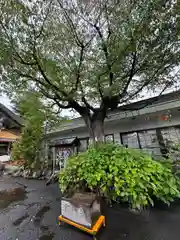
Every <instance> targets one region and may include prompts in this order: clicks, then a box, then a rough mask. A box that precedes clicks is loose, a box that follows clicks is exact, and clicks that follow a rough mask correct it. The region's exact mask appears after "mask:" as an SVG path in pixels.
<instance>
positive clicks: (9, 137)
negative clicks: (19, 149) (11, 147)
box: [0, 130, 19, 142]
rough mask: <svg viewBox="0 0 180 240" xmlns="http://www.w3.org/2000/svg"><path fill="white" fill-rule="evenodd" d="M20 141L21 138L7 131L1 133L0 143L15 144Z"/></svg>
mask: <svg viewBox="0 0 180 240" xmlns="http://www.w3.org/2000/svg"><path fill="white" fill-rule="evenodd" d="M17 139H19V136H18V135H16V134H14V133H11V132H9V131H6V130H1V131H0V142H13V141H16V140H17Z"/></svg>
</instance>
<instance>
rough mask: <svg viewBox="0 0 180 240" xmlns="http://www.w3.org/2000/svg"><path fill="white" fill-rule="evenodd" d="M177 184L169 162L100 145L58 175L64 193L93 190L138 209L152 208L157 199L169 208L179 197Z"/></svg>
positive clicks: (75, 160)
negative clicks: (148, 206) (149, 206)
mask: <svg viewBox="0 0 180 240" xmlns="http://www.w3.org/2000/svg"><path fill="white" fill-rule="evenodd" d="M178 180H179V179H178V178H177V177H176V176H174V175H173V173H172V169H171V165H170V164H169V163H168V162H167V163H166V162H163V163H161V162H160V161H159V162H158V161H155V160H152V158H151V157H150V156H149V155H147V154H145V153H143V152H141V151H138V150H134V149H128V148H124V147H121V146H118V145H116V144H100V145H98V146H96V148H93V147H91V148H90V149H89V150H88V151H87V152H86V153H81V154H79V155H78V156H73V157H71V158H70V159H69V161H68V163H67V166H66V168H65V169H64V170H63V171H62V172H60V175H59V184H60V189H61V191H62V192H63V193H68V194H72V193H73V192H75V191H87V190H90V191H93V192H97V193H99V194H100V195H101V196H104V197H106V198H107V199H108V200H113V201H119V202H128V203H129V204H130V205H131V207H132V208H138V209H140V208H142V207H145V206H147V205H149V204H151V205H153V198H154V197H155V198H157V199H159V200H161V201H163V202H165V203H167V204H169V203H170V202H171V201H173V200H174V199H175V198H177V197H180V192H179V190H178Z"/></svg>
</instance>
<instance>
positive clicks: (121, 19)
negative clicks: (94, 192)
mask: <svg viewBox="0 0 180 240" xmlns="http://www.w3.org/2000/svg"><path fill="white" fill-rule="evenodd" d="M178 16H179V13H178V6H177V3H176V2H175V1H168V0H165V1H164V0H139V1H136V0H127V1H118V0H105V1H104V0H98V1H87V0H75V1H72V0H37V1H30V0H27V1H20V0H19V1H13V0H8V1H7V0H2V1H1V3H0V34H1V38H0V42H1V44H0V45H1V46H0V60H1V74H2V78H1V81H2V84H1V87H3V88H4V89H6V90H8V92H9V93H14V92H16V93H17V92H18V91H20V90H21V91H23V90H24V89H33V90H34V91H37V92H39V93H40V94H42V96H44V97H45V98H46V99H48V101H49V102H52V103H54V104H56V105H57V106H58V107H59V108H61V109H70V108H72V109H75V110H76V111H77V112H78V113H79V114H80V115H81V116H82V117H83V118H84V120H85V122H86V124H87V126H88V127H89V129H93V131H92V132H93V134H94V131H95V128H96V127H95V126H93V123H94V122H96V120H98V121H100V122H101V123H103V121H104V118H105V117H106V114H107V111H108V110H111V109H114V108H116V107H117V106H118V105H119V104H123V103H125V102H128V101H130V100H132V99H134V98H137V97H138V96H139V94H140V93H141V92H142V91H143V90H144V89H156V88H157V87H158V88H159V89H160V92H161V93H162V92H163V91H164V90H166V89H167V88H168V87H170V86H172V85H173V84H175V82H176V81H177V79H178V74H179V71H177V68H176V67H177V66H179V60H180V48H179V43H180V42H179V41H180V40H179V32H178V25H177V19H178ZM175 69H176V71H175ZM3 83H4V84H3ZM15 86H16V89H14V87H15Z"/></svg>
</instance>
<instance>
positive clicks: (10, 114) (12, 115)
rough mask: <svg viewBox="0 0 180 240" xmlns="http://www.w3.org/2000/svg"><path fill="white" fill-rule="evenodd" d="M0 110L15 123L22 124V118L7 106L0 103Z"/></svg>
mask: <svg viewBox="0 0 180 240" xmlns="http://www.w3.org/2000/svg"><path fill="white" fill-rule="evenodd" d="M0 111H2V112H4V113H5V114H6V115H7V116H8V117H10V118H11V119H13V120H14V121H15V122H16V123H17V124H19V125H21V126H22V125H23V119H22V118H21V117H20V116H18V115H16V114H15V113H13V112H12V111H11V110H10V109H9V108H7V107H5V106H4V105H3V104H2V103H0Z"/></svg>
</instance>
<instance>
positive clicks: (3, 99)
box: [0, 96, 11, 107]
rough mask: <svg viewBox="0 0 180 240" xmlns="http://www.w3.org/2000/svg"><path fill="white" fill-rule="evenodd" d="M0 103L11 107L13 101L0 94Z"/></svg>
mask: <svg viewBox="0 0 180 240" xmlns="http://www.w3.org/2000/svg"><path fill="white" fill-rule="evenodd" d="M0 103H2V104H3V105H5V106H6V107H11V103H10V101H9V99H8V98H7V97H5V96H0Z"/></svg>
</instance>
